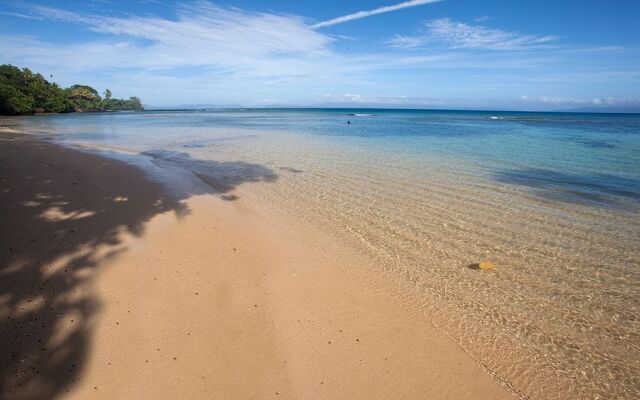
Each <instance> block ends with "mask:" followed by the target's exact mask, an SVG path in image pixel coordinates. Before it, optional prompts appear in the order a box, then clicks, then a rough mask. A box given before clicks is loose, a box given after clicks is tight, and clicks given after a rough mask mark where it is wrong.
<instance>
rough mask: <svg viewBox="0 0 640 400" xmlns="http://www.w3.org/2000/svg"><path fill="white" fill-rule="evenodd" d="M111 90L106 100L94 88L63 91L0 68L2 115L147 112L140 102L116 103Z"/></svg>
mask: <svg viewBox="0 0 640 400" xmlns="http://www.w3.org/2000/svg"><path fill="white" fill-rule="evenodd" d="M111 96H112V94H111V91H110V90H109V89H107V90H105V92H104V97H105V98H104V99H102V98H101V97H100V95H99V94H98V91H97V90H95V89H94V88H92V87H91V86H86V85H73V86H71V87H69V88H66V89H62V88H61V87H60V86H58V84H56V83H51V82H49V81H47V80H46V79H45V78H44V76H42V75H41V74H37V73H36V74H34V73H33V72H32V71H31V70H30V69H28V68H23V69H20V68H18V67H16V66H13V65H8V64H4V65H0V114H3V115H23V114H33V113H45V112H56V113H57V112H74V111H105V110H136V111H141V110H144V108H143V107H142V103H141V102H140V99H138V98H137V97H131V98H129V100H125V99H114V98H112V97H111Z"/></svg>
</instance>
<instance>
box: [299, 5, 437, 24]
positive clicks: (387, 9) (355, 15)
mask: <svg viewBox="0 0 640 400" xmlns="http://www.w3.org/2000/svg"><path fill="white" fill-rule="evenodd" d="M440 1H442V0H410V1H405V2H402V3H398V4H394V5H391V6H385V7H378V8H374V9H373V10H366V11H358V12H355V13H353V14H348V15H343V16H342V17H338V18H333V19H330V20H327V21H322V22H318V23H317V24H315V25H312V26H311V27H312V28H314V29H318V28H324V27H327V26H332V25H338V24H343V23H345V22H349V21H353V20H356V19H361V18H366V17H370V16H372V15H378V14H384V13H388V12H392V11H397V10H402V9H403V8H409V7H416V6H422V5H425V4H431V3H437V2H440Z"/></svg>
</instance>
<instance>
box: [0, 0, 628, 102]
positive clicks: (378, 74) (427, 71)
mask: <svg viewBox="0 0 640 400" xmlns="http://www.w3.org/2000/svg"><path fill="white" fill-rule="evenodd" d="M0 5H1V7H0V62H1V63H11V64H15V65H19V66H27V67H29V68H31V69H33V70H34V71H39V72H42V73H43V74H45V75H46V76H50V75H53V80H54V81H57V82H59V83H60V84H62V85H65V86H66V85H71V84H74V83H85V84H89V85H91V86H94V87H96V88H97V89H99V90H100V91H102V90H104V89H105V88H109V89H111V90H112V91H113V93H114V95H115V96H119V97H128V96H133V95H137V96H139V97H141V98H142V100H143V102H144V103H145V104H147V105H157V106H171V105H180V104H218V105H243V106H266V105H289V106H292V105H293V106H323V105H332V106H381V107H423V108H430V107H435V108H441V107H448V108H498V109H531V110H556V109H569V108H574V107H585V106H596V107H612V106H614V107H618V106H621V107H626V106H635V107H637V106H638V105H640V28H639V26H640V24H639V23H638V21H639V20H640V2H638V1H637V0H616V1H609V0H583V1H573V0H564V1H559V0H554V1H547V0H538V1H515V0H499V1H481V0H442V1H437V0H409V1H401V0H369V1H338V0H325V1H322V2H320V1H315V2H311V1H298V0H274V1H269V2H265V1H257V0H237V1H227V2H209V1H181V2H171V1H167V0H138V1H136V0H129V1H126V2H121V1H115V0H113V1H111V0H93V1H87V0H85V1H74V0H67V1H47V2H39V1H28V2H26V1H25V2H21V1H2V0H0Z"/></svg>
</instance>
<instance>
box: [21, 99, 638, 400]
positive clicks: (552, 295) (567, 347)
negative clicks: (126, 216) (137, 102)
mask: <svg viewBox="0 0 640 400" xmlns="http://www.w3.org/2000/svg"><path fill="white" fill-rule="evenodd" d="M11 121H12V122H11V123H15V124H18V125H21V128H23V129H27V130H30V131H37V132H41V133H47V134H50V133H54V134H57V135H58V136H57V137H58V139H59V140H62V141H69V142H75V143H78V142H80V143H90V144H97V145H102V146H113V147H119V148H127V149H132V150H137V151H142V152H145V153H146V154H148V155H149V156H151V157H154V158H156V159H157V160H163V161H170V162H174V163H178V164H180V165H183V166H185V167H187V168H190V169H191V170H193V171H194V172H196V173H197V174H198V175H199V176H201V177H202V178H203V179H205V180H206V181H207V182H209V183H210V184H211V185H212V186H213V187H214V188H216V189H218V190H219V191H220V192H221V194H222V195H223V196H226V198H228V199H230V200H231V199H233V198H234V197H233V194H232V192H233V189H234V188H235V187H236V186H237V185H238V184H239V182H245V183H243V184H242V186H243V190H242V193H243V195H245V196H248V197H250V198H252V199H255V200H257V201H256V203H258V204H265V205H268V206H269V207H273V208H276V209H278V210H279V211H281V212H286V213H289V214H293V215H295V216H296V217H298V218H300V219H303V220H305V221H308V223H309V224H310V225H311V226H314V227H317V228H318V229H322V230H325V231H326V232H328V233H329V234H331V235H334V236H335V237H337V238H339V239H340V240H343V241H345V243H350V245H351V246H352V247H353V248H354V249H356V250H357V251H359V252H362V253H363V254H366V255H367V256H369V257H372V258H373V260H375V262H374V263H372V265H375V267H376V268H379V269H381V270H384V271H386V272H388V273H389V274H391V275H393V276H396V277H400V278H401V279H403V280H405V281H406V283H407V285H411V286H413V287H415V288H416V293H417V298H418V301H420V302H421V304H423V306H424V307H425V310H426V311H427V312H429V313H431V314H432V315H433V316H434V323H435V324H436V325H438V326H440V327H441V328H442V329H443V330H445V331H446V332H447V333H448V334H450V335H451V337H452V338H453V339H454V340H456V341H458V342H459V343H460V344H461V345H462V346H463V347H464V348H465V349H466V350H467V351H468V352H469V353H470V354H471V355H472V356H474V357H475V358H476V359H478V360H479V361H480V362H481V363H482V364H483V365H484V366H485V367H486V368H487V370H488V371H489V372H490V373H492V374H494V376H496V377H497V378H498V379H501V380H503V381H505V382H508V384H510V385H511V386H512V387H513V388H514V389H515V390H516V391H518V392H519V393H521V394H523V395H524V396H531V397H534V398H535V397H538V396H540V393H542V392H541V391H542V390H544V389H548V388H549V385H551V386H552V387H554V389H553V392H554V393H557V395H558V397H565V398H575V397H584V398H598V397H601V398H638V397H640V322H639V319H638V312H639V311H640V310H639V308H640V115H637V114H636V115H605V114H557V113H512V112H467V111H412V110H224V111H210V112H144V113H113V114H112V113H109V114H81V115H80V114H79V115H52V116H38V117H29V118H15V119H11ZM481 261H491V262H494V263H496V264H497V269H496V270H494V271H478V270H474V269H471V268H468V266H469V265H471V264H474V263H478V262H481Z"/></svg>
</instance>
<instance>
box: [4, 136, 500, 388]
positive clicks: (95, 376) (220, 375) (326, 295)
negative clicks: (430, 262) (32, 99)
mask: <svg viewBox="0 0 640 400" xmlns="http://www.w3.org/2000/svg"><path fill="white" fill-rule="evenodd" d="M159 173H161V171H160V172H158V171H156V177H157V175H158V174H159ZM171 173H172V172H170V171H167V174H169V175H170V174H171ZM174 174H175V173H174ZM181 176H182V177H185V175H184V174H183V175H181ZM187 180H188V179H187ZM165 186H166V185H162V184H160V183H156V182H154V181H152V180H150V179H148V175H145V173H143V172H142V171H141V170H140V169H139V168H137V167H135V166H132V165H129V164H127V163H124V162H122V161H117V160H114V159H110V158H104V157H101V156H99V155H96V154H91V153H87V152H81V151H78V150H73V149H68V148H63V147H60V146H58V145H55V144H53V143H52V142H50V141H46V140H42V139H37V138H34V137H31V136H28V135H20V134H17V133H15V132H13V133H8V132H5V133H0V206H1V207H0V225H1V227H2V229H1V230H0V321H2V322H1V324H2V325H1V331H0V365H1V367H0V368H1V369H0V398H2V399H50V398H65V399H89V398H90V399H101V398H105V399H181V398H188V399H266V398H289V399H502V398H513V395H512V394H511V392H510V391H509V390H508V389H507V388H505V387H504V386H503V385H501V384H500V383H499V382H497V381H495V380H494V379H493V378H491V376H490V375H489V374H488V373H487V371H485V370H484V369H483V368H482V367H481V366H480V365H478V364H477V363H476V362H475V361H474V360H473V359H472V358H471V357H470V356H469V355H467V354H466V353H465V352H464V351H463V350H462V349H461V348H460V347H459V346H457V345H456V344H455V343H454V342H453V341H452V340H450V339H449V338H448V337H447V336H446V334H445V333H444V332H440V331H438V330H437V329H435V328H434V327H433V326H432V324H431V322H430V320H429V316H428V315H425V314H424V313H423V312H422V311H421V310H420V309H419V307H416V306H415V305H413V304H412V303H411V301H410V298H411V294H410V293H407V292H405V289H403V288H402V287H401V285H398V284H397V283H395V282H393V281H392V280H390V279H384V277H380V276H377V275H376V274H375V273H374V272H372V270H375V268H371V265H370V264H368V261H367V260H366V259H364V258H361V257H360V256H358V255H356V254H352V253H350V252H349V249H345V248H344V246H341V245H340V243H335V241H332V240H331V238H328V237H324V236H322V235H321V234H320V233H318V232H313V231H311V230H309V229H308V228H305V227H304V225H303V224H301V223H299V221H292V220H291V221H289V220H287V219H286V218H285V217H281V216H280V217H275V216H273V215H268V214H266V213H265V212H263V211H261V210H262V208H260V207H258V206H256V205H252V204H249V202H247V201H245V200H244V199H243V196H242V192H241V191H240V189H239V188H235V189H234V190H233V192H230V193H225V194H224V195H223V196H221V195H220V193H215V192H212V190H211V188H210V187H209V186H206V185H204V184H202V183H201V182H197V179H194V180H193V181H190V182H187V183H184V182H183V183H181V184H176V187H174V188H173V191H172V192H171V194H169V193H168V192H167V190H165Z"/></svg>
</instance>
